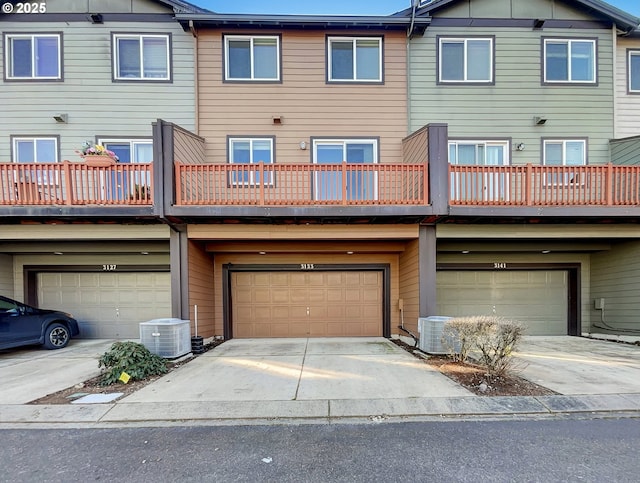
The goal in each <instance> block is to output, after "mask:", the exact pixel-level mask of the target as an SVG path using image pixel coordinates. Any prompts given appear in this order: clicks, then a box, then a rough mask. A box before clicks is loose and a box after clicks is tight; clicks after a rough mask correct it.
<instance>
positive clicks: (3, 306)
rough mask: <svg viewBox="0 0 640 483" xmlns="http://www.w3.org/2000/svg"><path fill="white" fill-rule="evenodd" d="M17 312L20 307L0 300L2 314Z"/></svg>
mask: <svg viewBox="0 0 640 483" xmlns="http://www.w3.org/2000/svg"><path fill="white" fill-rule="evenodd" d="M11 311H13V312H17V311H18V306H17V305H16V304H15V303H14V302H11V301H9V300H3V299H0V312H11Z"/></svg>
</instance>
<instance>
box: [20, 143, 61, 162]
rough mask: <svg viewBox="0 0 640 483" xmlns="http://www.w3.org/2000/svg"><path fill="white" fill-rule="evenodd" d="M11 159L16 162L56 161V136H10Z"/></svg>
mask: <svg viewBox="0 0 640 483" xmlns="http://www.w3.org/2000/svg"><path fill="white" fill-rule="evenodd" d="M12 149H13V160H14V162H16V163H57V162H58V138H57V137H22V136H20V137H17V136H16V137H12Z"/></svg>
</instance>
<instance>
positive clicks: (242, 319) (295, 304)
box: [231, 271, 382, 338]
mask: <svg viewBox="0 0 640 483" xmlns="http://www.w3.org/2000/svg"><path fill="white" fill-rule="evenodd" d="M231 286H232V289H231V305H232V309H231V313H232V324H233V336H234V337H238V338H253V337H343V336H381V335H382V273H381V272H377V271H370V272H369V271H364V272H359V271H348V272H236V273H233V274H232V276H231Z"/></svg>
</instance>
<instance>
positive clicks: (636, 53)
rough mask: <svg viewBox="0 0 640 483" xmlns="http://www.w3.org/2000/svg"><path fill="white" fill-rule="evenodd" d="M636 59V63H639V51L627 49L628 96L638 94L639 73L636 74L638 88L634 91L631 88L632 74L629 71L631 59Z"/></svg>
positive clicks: (630, 70)
mask: <svg viewBox="0 0 640 483" xmlns="http://www.w3.org/2000/svg"><path fill="white" fill-rule="evenodd" d="M633 58H636V62H638V63H640V49H629V51H628V55H627V72H628V74H627V82H628V84H627V87H628V92H629V93H630V94H640V72H638V79H637V83H638V87H637V88H636V89H634V88H633V86H632V82H631V81H632V78H631V74H632V69H631V59H633Z"/></svg>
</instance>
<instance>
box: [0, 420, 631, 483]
mask: <svg viewBox="0 0 640 483" xmlns="http://www.w3.org/2000/svg"><path fill="white" fill-rule="evenodd" d="M0 438H1V441H2V442H1V444H0V468H1V470H0V481H7V482H34V481H39V482H45V481H47V482H49V481H56V482H58V481H59V482H71V481H82V482H87V481H108V482H121V481H122V482H124V481H126V482H143V481H144V482H149V481H154V482H173V481H216V482H226V481H269V482H294V481H295V482H301V481H309V482H333V481H356V482H358V481H363V482H364V481H367V482H371V481H429V482H431V481H433V482H439V481H446V482H456V481H464V482H478V481H482V482H493V481H499V482H506V481H518V482H520V481H527V482H537V481H540V482H555V481H563V482H565V481H580V482H603V481H606V482H632V481H633V482H637V481H638V480H639V473H638V457H639V456H638V455H639V453H638V448H640V420H637V419H620V420H545V421H507V422H505V421H487V422H477V421H476V422H472V421H466V422H465V421H448V422H407V423H386V422H383V423H378V424H376V423H370V424H358V425H347V424H333V425H295V426H292V425H278V426H233V427H231V426H226V427H179V428H166V427H165V428H124V429H64V430H42V429H38V430H36V429H32V430H13V429H12V430H2V431H0Z"/></svg>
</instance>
